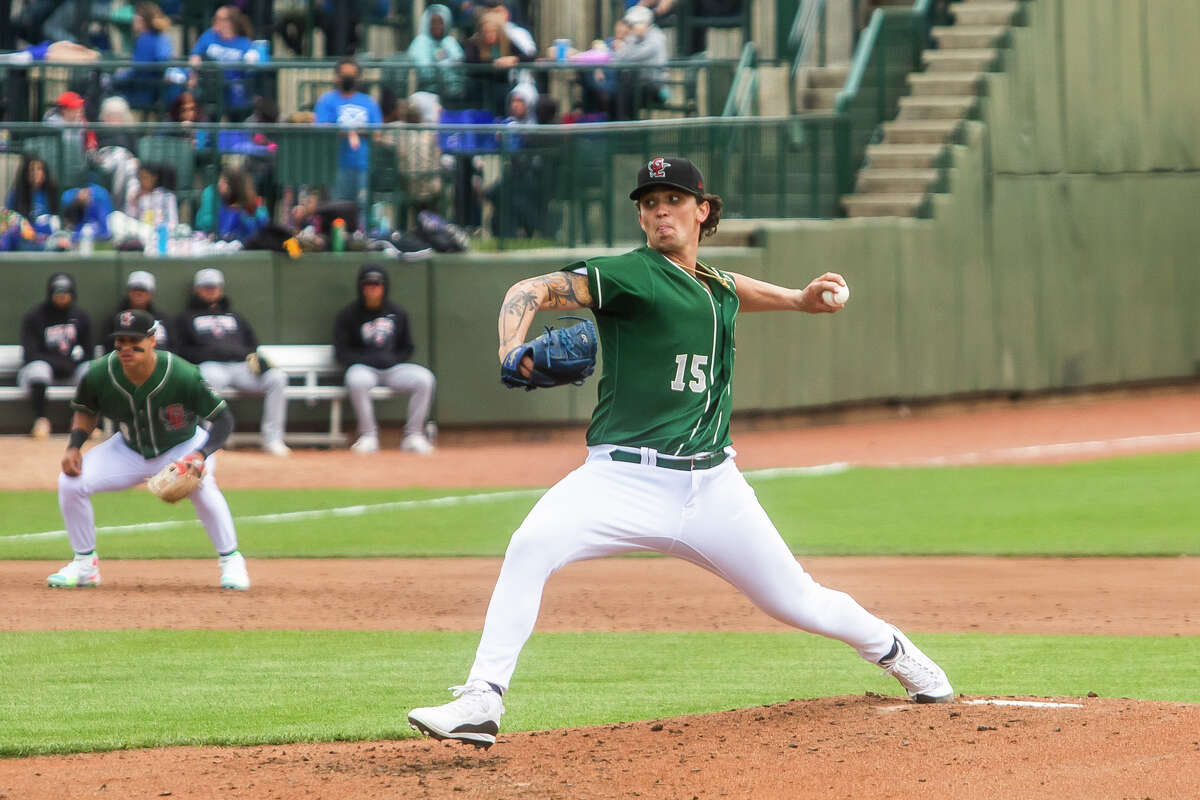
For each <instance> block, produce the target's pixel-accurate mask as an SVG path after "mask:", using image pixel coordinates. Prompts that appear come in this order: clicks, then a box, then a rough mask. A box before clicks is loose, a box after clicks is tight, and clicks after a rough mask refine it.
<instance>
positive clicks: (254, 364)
mask: <svg viewBox="0 0 1200 800" xmlns="http://www.w3.org/2000/svg"><path fill="white" fill-rule="evenodd" d="M246 364H247V366H249V367H250V371H251V372H253V373H254V374H255V375H262V374H263V373H264V372H266V371H267V370H269V369H270V368H271V367H273V366H274V364H272V363H271V362H270V361H267V357H266V356H264V355H262V354H261V353H258V352H254V353H250V354H249V355H247V356H246Z"/></svg>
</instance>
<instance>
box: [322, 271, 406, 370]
mask: <svg viewBox="0 0 1200 800" xmlns="http://www.w3.org/2000/svg"><path fill="white" fill-rule="evenodd" d="M368 272H378V273H380V274H381V275H383V303H382V304H380V306H379V308H376V309H369V308H367V303H366V301H365V300H364V299H363V293H362V279H363V275H365V274H366V273H368ZM357 283H358V299H357V300H355V301H354V302H353V303H350V304H349V305H348V306H346V307H345V308H343V309H342V310H341V311H339V312H338V315H337V319H336V320H334V323H333V350H334V355H335V356H336V358H337V360H338V363H339V364H341V365H342V366H344V367H348V366H350V365H351V364H365V365H367V366H368V367H375V368H376V369H387V368H388V367H393V366H395V365H396V364H402V363H404V362H406V361H408V360H409V359H410V358H412V354H413V343H412V335H411V334H410V333H409V329H408V314H407V313H406V312H405V311H404V309H403V308H401V307H400V306H398V305H396V304H395V303H393V302H391V301H390V300H388V289H389V288H391V281H390V280H389V278H388V274H387V273H386V272H385V271H384V270H383V269H382V268H381V267H378V266H375V265H373V264H364V265H363V267H362V268H361V269H359V271H358V282H357Z"/></svg>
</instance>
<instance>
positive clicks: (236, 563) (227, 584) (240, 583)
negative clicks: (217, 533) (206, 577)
mask: <svg viewBox="0 0 1200 800" xmlns="http://www.w3.org/2000/svg"><path fill="white" fill-rule="evenodd" d="M217 564H218V565H220V567H221V588H222V589H237V590H239V591H242V592H244V591H246V590H247V589H249V588H250V573H249V572H247V571H246V559H245V557H244V556H242V554H241V553H239V552H238V551H237V550H234V551H233V552H232V553H230V554H229V555H227V556H219V557H218V558H217Z"/></svg>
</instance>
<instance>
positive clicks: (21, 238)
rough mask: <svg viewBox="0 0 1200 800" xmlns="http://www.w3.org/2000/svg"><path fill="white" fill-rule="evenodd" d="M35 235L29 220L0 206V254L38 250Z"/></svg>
mask: <svg viewBox="0 0 1200 800" xmlns="http://www.w3.org/2000/svg"><path fill="white" fill-rule="evenodd" d="M37 238H38V237H37V234H36V233H35V232H34V230H33V226H32V225H30V224H29V220H27V219H25V217H23V216H21V215H20V214H18V213H17V212H16V211H13V210H12V209H10V208H4V207H3V206H0V253H12V252H15V251H18V250H20V251H30V250H38V249H40V248H39V247H38V240H37Z"/></svg>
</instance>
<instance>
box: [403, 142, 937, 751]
mask: <svg viewBox="0 0 1200 800" xmlns="http://www.w3.org/2000/svg"><path fill="white" fill-rule="evenodd" d="M630 198H631V199H632V200H633V201H634V202H635V206H636V209H637V217H638V223H639V224H640V226H641V229H642V231H643V232H644V233H645V234H646V247H642V248H639V249H637V250H634V251H632V252H630V253H626V254H624V255H620V256H614V257H605V258H593V259H588V260H587V261H583V262H579V263H576V264H572V265H570V266H567V267H565V268H564V269H563V270H562V271H560V272H555V273H551V274H549V275H543V276H541V277H538V278H530V279H528V280H524V281H521V282H520V283H517V284H516V285H514V286H513V287H512V288H511V289H509V291H508V294H507V296H506V297H505V299H504V304H503V306H502V307H501V310H500V320H499V333H500V350H499V356H500V361H501V363H502V364H503V363H504V358H505V356H506V355H507V354H508V353H509V352H510V351H511V350H512V349H513V348H515V347H517V346H520V345H521V344H522V343H523V342H524V341H525V335H526V332H527V331H528V330H529V326H530V323H531V322H532V320H533V315H534V312H536V311H538V310H542V309H554V310H564V311H565V310H570V309H578V308H590V309H591V310H592V312H593V313H594V314H595V317H596V327H597V330H598V332H599V335H600V343H601V347H602V350H603V359H604V361H603V367H604V372H603V377H602V378H601V380H600V387H599V398H598V401H597V403H596V408H595V411H594V412H593V413H592V422H591V425H590V426H589V428H588V431H587V444H588V457H587V460H586V461H585V463H584V464H583V465H582V466H580V467H579V468H578V469H576V470H575V471H574V472H572V473H571V474H569V475H568V476H567V477H565V478H564V479H563V480H562V481H560V482H559V483H558V484H556V485H555V486H554V487H553V488H551V489H550V490H549V491H548V492H547V493H546V494H545V495H543V496H542V498H541V499H540V500H539V501H538V502H537V504H536V505H535V506H534V508H533V510H532V511H530V512H529V516H528V517H526V518H525V521H524V522H523V523H522V524H521V527H520V528H518V529H517V531H516V533H515V534H513V537H512V540H511V542H510V543H509V546H508V551H507V552H506V553H505V556H504V564H503V566H502V567H501V569H500V577H499V579H498V580H497V582H496V588H495V590H494V591H493V593H492V599H491V604H490V605H489V606H488V612H487V618H486V620H485V622H484V626H483V636H482V638H481V640H480V642H479V647H478V649H477V651H476V654H475V663H474V665H473V666H472V667H471V672H470V674H469V675H468V678H467V682H466V684H465V685H463V686H458V687H454V689H453V690H452V691H454V693H455V697H456V698H457V699H455V700H453V701H451V702H449V703H447V704H445V705H442V706H434V707H431V708H418V709H414V710H413V711H412V712H410V714H409V717H408V719H409V722H410V723H411V724H412V725H413V726H414V727H415V728H417V730H419V731H421V732H423V733H425V734H427V735H430V736H433V737H435V738H439V739H461V740H463V741H467V742H471V743H472V744H475V745H476V746H478V747H487V746H490V745H491V744H493V743H494V742H495V738H496V733H497V731H498V730H499V722H500V715H501V714H502V713H503V712H504V705H503V703H502V702H501V695H502V694H503V693H504V692H505V691H506V690H507V689H508V686H509V682H510V680H511V678H512V674H513V671H514V669H515V668H516V664H517V656H518V655H519V654H520V652H521V648H522V647H523V646H524V644H525V641H526V640H527V639H528V638H529V635H530V634H531V633H532V632H533V626H534V623H535V622H536V621H537V615H538V609H539V606H540V604H541V599H542V587H543V586H544V584H545V582H546V580H547V579H548V578H549V577H550V575H552V574H553V573H554V572H555V571H556V570H558V569H560V568H561V567H563V566H565V565H566V564H569V563H571V562H572V561H578V560H581V559H586V558H598V557H600V556H606V555H613V554H617V553H632V552H640V551H654V552H658V553H664V554H668V555H673V556H678V557H680V558H683V559H686V560H688V561H690V562H692V563H694V564H697V565H699V566H701V567H703V568H705V569H707V570H709V571H711V572H713V573H714V574H716V575H718V576H720V577H721V578H724V579H725V580H726V581H728V582H729V583H731V584H733V585H734V586H735V587H737V588H738V589H739V590H740V591H742V592H743V593H744V594H745V595H746V596H747V597H749V598H750V600H752V601H753V602H754V604H755V605H757V606H758V607H759V608H761V609H762V610H763V611H765V612H767V613H768V614H770V615H771V616H772V617H775V618H776V619H778V620H781V621H783V622H786V623H788V624H790V625H793V626H795V627H796V628H799V629H800V630H804V631H809V632H811V633H818V634H821V635H823V636H829V637H832V638H834V639H839V640H841V641H843V642H845V643H846V644H848V645H850V646H851V647H853V648H854V649H855V650H856V651H857V652H858V654H859V655H860V656H861V657H862V658H864V659H866V660H867V661H870V662H872V663H875V664H878V665H879V666H881V667H882V668H883V669H884V670H886V671H887V672H888V673H890V674H892V675H894V676H895V677H896V678H897V679H898V680H899V681H900V683H901V685H903V686H904V688H905V690H907V692H908V695H909V697H910V698H912V699H913V700H915V701H916V702H921V703H929V702H950V701H952V700H953V699H954V690H953V689H952V688H951V686H950V682H949V680H947V678H946V674H945V673H944V672H943V671H942V670H941V668H939V667H938V666H937V664H935V663H934V662H933V661H932V660H931V659H930V658H929V657H928V656H926V655H925V654H924V653H922V652H921V651H920V650H919V649H917V647H916V646H915V645H914V644H913V643H912V642H911V641H910V640H909V639H908V638H907V637H906V636H905V635H904V634H903V633H901V632H900V631H899V630H898V629H897V628H895V627H894V626H892V625H889V624H888V623H887V622H884V621H883V620H881V619H879V618H878V617H876V616H874V615H873V614H871V613H870V612H868V611H866V610H865V609H864V608H863V607H862V606H860V605H859V604H858V603H857V602H855V601H854V599H853V598H851V597H850V596H849V595H847V594H845V593H843V592H838V591H834V590H832V589H828V588H825V587H824V586H821V585H820V584H818V583H817V582H816V581H814V580H813V579H812V578H811V577H810V576H809V575H808V573H807V572H805V571H804V569H803V568H802V567H801V566H800V564H799V563H797V561H796V559H795V557H794V556H793V555H792V553H791V552H790V551H789V550H788V548H787V545H786V544H785V543H784V541H783V539H782V538H781V537H780V536H779V533H778V532H777V531H776V530H775V526H774V525H773V524H772V523H771V520H770V519H769V518H768V517H767V515H766V513H765V512H764V511H763V509H762V507H761V506H760V505H759V503H758V500H757V498H756V497H755V495H754V491H753V490H752V489H751V488H750V486H749V485H748V484H747V483H746V481H745V479H744V478H743V477H742V474H741V473H740V472H739V471H738V469H737V466H736V465H735V464H734V461H733V457H734V456H735V455H736V454H735V452H734V450H733V448H732V447H731V446H730V439H729V416H730V412H731V409H732V398H731V396H730V386H731V384H732V381H733V356H734V341H733V332H734V319H735V317H736V315H737V313H738V312H739V311H743V312H746V311H803V312H807V313H810V314H822V313H832V312H836V311H838V310H840V308H841V306H840V305H830V304H828V303H826V302H825V300H823V299H822V292H825V291H830V292H836V291H837V290H838V289H839V288H841V287H843V286H845V281H844V280H843V279H842V277H841V276H840V275H835V274H833V273H829V272H827V273H825V274H824V275H822V276H821V277H819V278H816V279H815V280H813V281H812V282H811V283H809V284H808V286H806V287H805V288H804V289H799V290H797V289H786V288H783V287H781V286H775V285H773V284H770V283H764V282H763V281H760V280H755V279H754V278H750V277H747V276H744V275H737V274H734V273H731V272H724V271H722V270H719V269H717V268H715V267H712V266H710V265H708V264H706V263H704V262H702V261H700V260H699V259H698V258H697V252H698V248H699V244H700V239H701V237H702V236H704V235H706V234H709V233H712V232H713V231H715V230H716V227H717V222H718V221H719V219H720V212H721V199H720V197H718V196H717V195H714V194H709V193H707V192H706V191H705V189H704V179H703V177H702V176H701V174H700V171H699V170H698V169H697V168H696V167H695V166H694V165H693V164H692V163H691V162H690V161H688V160H687V159H684V158H678V157H663V158H654V159H652V160H650V161H649V162H648V163H647V164H646V165H645V166H644V167H642V169H641V170H640V172H639V174H638V181H637V187H636V188H635V189H634V191H633V192H632V193H631V194H630ZM526 359H527V363H526V364H525V370H526V371H527V370H528V369H529V368H530V367H531V365H532V362H529V361H528V356H526Z"/></svg>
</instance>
